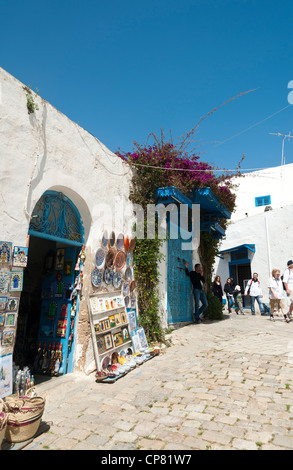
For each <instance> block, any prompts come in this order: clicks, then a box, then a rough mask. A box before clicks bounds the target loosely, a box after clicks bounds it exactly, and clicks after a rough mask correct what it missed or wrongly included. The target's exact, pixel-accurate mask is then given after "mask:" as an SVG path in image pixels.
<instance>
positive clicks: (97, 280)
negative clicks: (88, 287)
mask: <svg viewBox="0 0 293 470" xmlns="http://www.w3.org/2000/svg"><path fill="white" fill-rule="evenodd" d="M91 279H92V285H93V286H94V287H99V286H100V285H101V283H102V281H103V272H102V270H101V269H98V268H95V269H94V270H93V271H92V274H91Z"/></svg>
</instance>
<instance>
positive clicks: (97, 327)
mask: <svg viewBox="0 0 293 470" xmlns="http://www.w3.org/2000/svg"><path fill="white" fill-rule="evenodd" d="M94 328H95V333H96V334H97V333H101V326H100V323H96V324H95V327H94Z"/></svg>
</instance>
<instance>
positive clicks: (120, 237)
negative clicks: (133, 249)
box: [116, 233, 124, 250]
mask: <svg viewBox="0 0 293 470" xmlns="http://www.w3.org/2000/svg"><path fill="white" fill-rule="evenodd" d="M116 247H117V250H122V248H123V247H124V235H123V233H119V235H118V237H117V240H116Z"/></svg>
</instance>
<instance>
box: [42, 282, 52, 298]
mask: <svg viewBox="0 0 293 470" xmlns="http://www.w3.org/2000/svg"><path fill="white" fill-rule="evenodd" d="M52 297H54V282H48V283H46V284H43V287H42V299H50V298H52Z"/></svg>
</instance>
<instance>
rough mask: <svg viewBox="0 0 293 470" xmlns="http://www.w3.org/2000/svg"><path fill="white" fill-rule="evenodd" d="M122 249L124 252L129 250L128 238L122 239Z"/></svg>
mask: <svg viewBox="0 0 293 470" xmlns="http://www.w3.org/2000/svg"><path fill="white" fill-rule="evenodd" d="M124 249H125V250H126V251H128V250H129V238H128V237H125V238H124Z"/></svg>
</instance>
